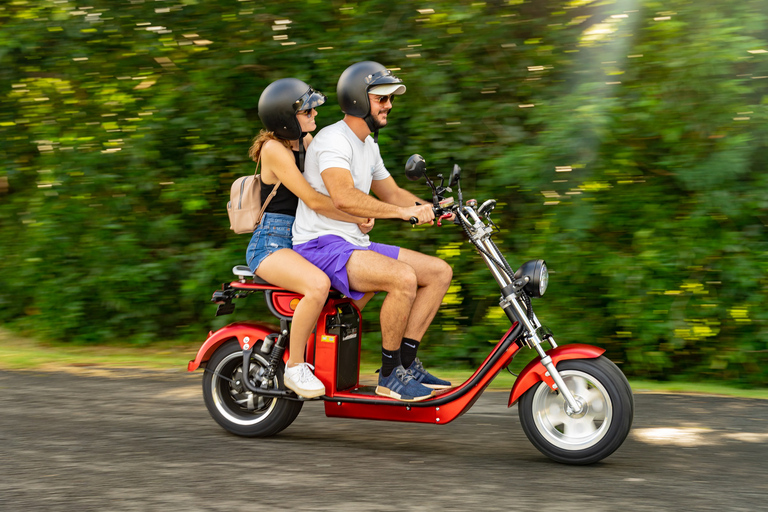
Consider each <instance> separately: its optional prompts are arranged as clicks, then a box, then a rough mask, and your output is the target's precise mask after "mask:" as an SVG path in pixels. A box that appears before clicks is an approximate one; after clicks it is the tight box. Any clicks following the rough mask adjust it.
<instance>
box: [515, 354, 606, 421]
mask: <svg viewBox="0 0 768 512" xmlns="http://www.w3.org/2000/svg"><path fill="white" fill-rule="evenodd" d="M603 352H605V349H602V348H598V347H593V346H592V345H582V344H577V343H576V344H573V345H562V346H560V347H557V348H553V349H551V350H548V351H547V355H549V356H550V357H551V358H552V363H553V364H554V365H555V366H557V363H559V362H560V361H566V360H568V359H594V358H596V357H600V356H601V355H602V354H603ZM546 373H547V369H546V368H544V365H543V364H541V359H538V358H536V359H534V360H533V361H531V362H530V363H528V365H527V366H526V367H525V368H523V371H521V372H520V376H518V377H517V380H516V381H515V384H514V386H512V391H511V392H510V394H509V404H508V407H512V406H513V405H514V404H515V402H517V401H518V400H519V399H520V397H521V396H523V393H525V392H526V391H528V390H529V389H531V387H532V386H534V385H535V384H536V383H538V382H539V381H544V382H546V383H547V385H548V386H549V387H552V385H553V384H554V381H553V380H552V378H551V377H549V376H547V375H545V374H546Z"/></svg>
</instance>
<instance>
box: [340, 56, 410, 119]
mask: <svg viewBox="0 0 768 512" xmlns="http://www.w3.org/2000/svg"><path fill="white" fill-rule="evenodd" d="M402 83H403V81H402V80H400V79H399V78H397V77H396V76H395V75H393V74H392V73H391V72H390V71H389V70H388V69H387V68H385V67H384V66H382V65H381V64H379V63H378V62H373V61H370V60H366V61H363V62H356V63H355V64H352V65H351V66H349V67H348V68H347V69H345V70H344V72H343V73H342V74H341V76H340V77H339V82H338V83H337V84H336V95H337V96H338V99H339V106H341V111H342V112H344V113H345V114H348V115H350V116H354V117H361V118H363V119H365V120H366V121H368V118H369V117H370V112H371V104H370V101H369V100H368V91H369V90H370V89H371V88H373V87H376V86H380V85H388V84H402ZM395 89H396V90H394V91H393V94H403V93H404V92H405V86H404V85H400V87H396V88H395ZM368 126H369V127H371V123H370V122H369V123H368ZM371 129H372V130H373V128H372V127H371Z"/></svg>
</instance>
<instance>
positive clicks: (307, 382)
mask: <svg viewBox="0 0 768 512" xmlns="http://www.w3.org/2000/svg"><path fill="white" fill-rule="evenodd" d="M314 369H315V367H314V366H312V365H311V364H309V363H299V364H297V365H296V366H294V367H293V368H288V367H287V366H286V367H285V374H284V375H283V377H284V381H285V387H287V388H288V389H290V390H292V391H293V392H294V393H296V394H297V395H299V396H300V397H303V398H317V397H318V396H323V395H324V394H325V386H323V383H322V382H320V379H318V378H317V377H315V374H314V373H312V370H314Z"/></svg>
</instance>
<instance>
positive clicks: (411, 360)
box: [398, 249, 453, 389]
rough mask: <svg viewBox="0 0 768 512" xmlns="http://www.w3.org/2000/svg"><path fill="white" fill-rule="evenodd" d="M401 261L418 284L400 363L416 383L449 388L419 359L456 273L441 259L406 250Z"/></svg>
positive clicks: (401, 254)
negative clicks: (421, 349)
mask: <svg viewBox="0 0 768 512" xmlns="http://www.w3.org/2000/svg"><path fill="white" fill-rule="evenodd" d="M398 260H399V261H402V262H404V263H408V264H409V265H411V268H413V269H414V271H415V272H416V279H417V282H418V284H419V289H418V291H417V292H416V301H415V302H414V305H413V309H412V310H411V316H410V318H409V319H408V325H407V326H406V330H405V336H404V337H403V342H402V348H401V350H400V360H401V363H402V364H403V367H404V368H406V369H408V370H410V371H411V374H412V375H413V376H414V377H415V379H416V380H417V382H419V383H421V384H423V385H424V386H427V387H429V388H432V389H445V388H449V387H450V386H451V383H450V382H448V381H447V380H443V379H439V378H437V377H435V376H434V375H432V374H430V373H429V372H428V371H426V370H425V369H424V366H422V364H421V361H419V360H418V359H416V355H417V352H418V350H419V344H420V343H421V338H422V336H424V333H425V332H426V331H427V328H428V327H429V325H430V324H431V323H432V320H433V319H434V318H435V314H436V313H437V310H438V308H440V304H441V303H442V301H443V297H444V296H445V293H446V292H447V291H448V287H449V286H450V285H451V278H452V277H453V270H452V269H451V267H450V265H448V264H447V263H446V262H444V261H443V260H441V259H439V258H435V257H434V256H427V255H425V254H421V253H419V252H415V251H409V250H407V249H400V254H399V256H398Z"/></svg>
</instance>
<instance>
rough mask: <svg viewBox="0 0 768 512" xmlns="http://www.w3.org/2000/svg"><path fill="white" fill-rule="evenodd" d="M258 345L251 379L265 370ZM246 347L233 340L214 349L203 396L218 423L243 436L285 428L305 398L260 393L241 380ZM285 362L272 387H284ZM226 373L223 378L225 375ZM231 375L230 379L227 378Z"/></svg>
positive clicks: (271, 434)
mask: <svg viewBox="0 0 768 512" xmlns="http://www.w3.org/2000/svg"><path fill="white" fill-rule="evenodd" d="M260 345H261V342H258V343H257V344H256V348H255V350H254V351H253V354H252V355H251V379H252V380H253V379H254V377H255V376H258V375H261V374H263V373H264V372H265V371H266V368H267V364H268V363H267V359H266V358H265V357H264V356H263V355H262V354H261V352H259V350H258V347H259V346H260ZM242 370H243V349H242V348H241V347H240V344H239V343H238V342H237V340H234V339H233V340H230V341H227V342H226V343H224V344H223V345H222V346H220V347H219V348H218V349H216V352H214V353H213V356H212V357H211V359H210V361H208V365H207V367H206V372H205V374H204V375H203V399H204V400H205V406H206V407H207V408H208V412H209V413H210V415H211V417H213V419H214V420H216V423H218V424H219V425H221V426H222V427H224V429H226V430H228V431H229V432H231V433H233V434H237V435H238V436H244V437H268V436H273V435H275V434H277V433H278V432H280V431H282V430H283V429H285V428H286V427H288V425H290V424H291V423H293V420H295V419H296V417H297V416H298V415H299V412H301V407H302V406H303V405H304V402H299V401H295V400H286V399H284V398H264V397H258V396H256V395H254V394H253V393H251V392H250V391H248V390H247V389H245V387H244V386H243V384H242V381H241V379H242ZM283 371H284V365H283V363H282V362H280V363H279V364H278V367H277V371H276V375H275V377H274V378H273V379H272V383H271V385H270V388H272V389H276V388H280V389H282V388H283V387H284V386H283ZM222 377H224V378H222ZM227 379H230V380H227Z"/></svg>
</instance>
